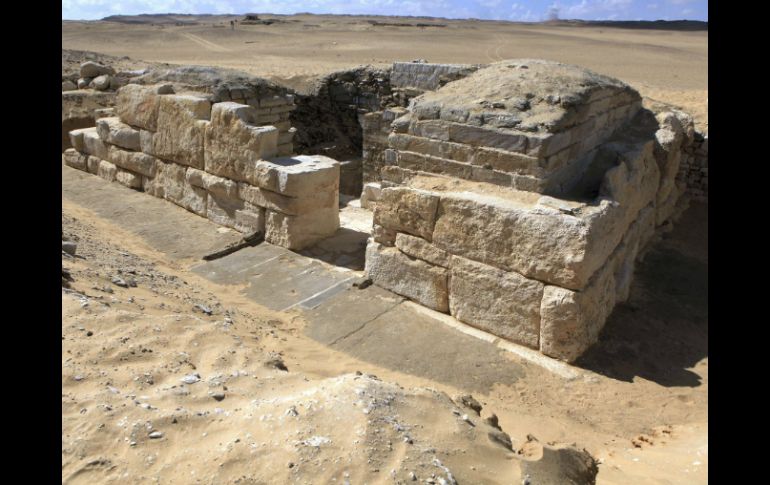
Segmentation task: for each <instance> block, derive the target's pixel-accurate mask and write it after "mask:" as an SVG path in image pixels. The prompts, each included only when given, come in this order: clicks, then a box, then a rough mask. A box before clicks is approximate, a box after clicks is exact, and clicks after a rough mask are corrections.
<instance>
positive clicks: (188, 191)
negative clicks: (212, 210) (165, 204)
mask: <svg viewBox="0 0 770 485" xmlns="http://www.w3.org/2000/svg"><path fill="white" fill-rule="evenodd" d="M207 199H208V192H206V189H204V188H201V187H196V186H194V185H190V184H184V190H183V191H182V200H181V201H180V204H179V205H181V206H182V207H184V208H185V209H187V210H188V211H190V212H193V213H195V214H198V215H199V216H201V217H206V214H207V211H208V205H207V202H208V201H207Z"/></svg>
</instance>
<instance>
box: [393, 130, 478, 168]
mask: <svg viewBox="0 0 770 485" xmlns="http://www.w3.org/2000/svg"><path fill="white" fill-rule="evenodd" d="M388 146H390V148H393V149H396V150H402V151H409V152H416V153H422V154H425V155H431V156H434V157H440V158H447V159H450V160H457V161H459V162H466V163H469V162H470V160H471V158H472V157H473V148H472V147H470V146H468V145H463V144H460V143H452V142H448V141H441V140H433V139H430V138H422V137H417V136H411V135H406V134H400V133H391V134H390V136H388Z"/></svg>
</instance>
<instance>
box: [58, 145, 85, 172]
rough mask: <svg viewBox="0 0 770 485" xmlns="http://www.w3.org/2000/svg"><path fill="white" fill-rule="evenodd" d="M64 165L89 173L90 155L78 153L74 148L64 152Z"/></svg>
mask: <svg viewBox="0 0 770 485" xmlns="http://www.w3.org/2000/svg"><path fill="white" fill-rule="evenodd" d="M63 157H64V164H65V165H67V166H68V167H72V168H76V169H78V170H83V171H88V155H85V154H83V153H80V152H78V151H77V150H75V149H74V148H68V149H66V150H64V154H63Z"/></svg>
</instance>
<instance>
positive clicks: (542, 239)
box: [375, 189, 619, 289]
mask: <svg viewBox="0 0 770 485" xmlns="http://www.w3.org/2000/svg"><path fill="white" fill-rule="evenodd" d="M389 190H390V189H389ZM387 191H388V190H383V194H384V193H385V192H387ZM605 205H606V204H605ZM378 210H379V205H378ZM375 215H376V211H375ZM375 220H376V218H375ZM589 229H590V228H589V224H587V223H586V222H585V221H584V220H582V219H581V218H578V217H575V216H572V215H569V214H564V213H562V212H561V211H559V210H556V209H547V208H541V207H527V206H521V205H517V204H512V203H506V201H504V200H501V199H497V198H493V197H487V196H484V195H480V194H473V193H465V194H451V195H448V194H442V196H441V201H440V203H439V207H438V215H437V217H436V224H435V230H434V231H433V243H434V244H435V245H436V246H437V247H439V248H441V249H443V250H445V251H448V252H450V253H452V254H454V255H458V256H464V257H466V258H469V259H472V260H474V261H479V262H482V263H485V264H488V265H491V266H495V267H497V268H501V269H504V270H506V271H516V272H518V273H521V274H522V275H524V276H526V277H528V278H531V279H537V280H541V281H547V282H551V283H554V284H558V285H561V286H565V287H568V288H574V289H580V288H582V287H583V286H584V285H585V284H586V282H587V281H588V279H589V278H590V276H591V274H593V272H594V271H595V270H596V268H598V267H599V266H601V265H602V264H603V263H604V261H605V259H606V256H607V254H606V253H605V254H592V253H591V251H590V248H588V247H587V235H588V232H589ZM618 241H619V239H618Z"/></svg>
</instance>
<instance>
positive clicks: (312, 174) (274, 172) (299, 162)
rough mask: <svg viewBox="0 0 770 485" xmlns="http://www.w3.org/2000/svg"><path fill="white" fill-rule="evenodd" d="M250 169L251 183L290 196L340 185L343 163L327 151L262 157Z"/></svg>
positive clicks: (332, 188) (325, 189) (329, 189)
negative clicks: (292, 155) (262, 158)
mask: <svg viewBox="0 0 770 485" xmlns="http://www.w3.org/2000/svg"><path fill="white" fill-rule="evenodd" d="M246 172H247V174H248V175H247V177H246V179H245V181H246V182H248V183H250V184H251V185H255V186H257V187H261V188H263V189H267V190H270V191H273V192H278V193H280V194H284V195H288V196H290V197H301V196H303V195H308V194H312V193H315V192H318V191H335V192H336V191H337V190H338V189H339V180H340V164H339V162H337V161H336V160H333V159H331V158H329V157H325V156H323V155H297V156H294V157H282V158H273V159H272V160H259V161H257V162H256V163H254V164H253V168H250V169H247V170H246Z"/></svg>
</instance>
